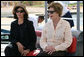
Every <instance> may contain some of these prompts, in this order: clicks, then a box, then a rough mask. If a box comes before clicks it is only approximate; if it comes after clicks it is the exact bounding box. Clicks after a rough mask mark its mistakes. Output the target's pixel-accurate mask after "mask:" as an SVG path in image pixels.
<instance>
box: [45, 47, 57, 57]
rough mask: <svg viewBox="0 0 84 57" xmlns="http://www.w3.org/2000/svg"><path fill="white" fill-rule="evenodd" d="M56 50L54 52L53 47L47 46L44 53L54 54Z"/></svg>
mask: <svg viewBox="0 0 84 57" xmlns="http://www.w3.org/2000/svg"><path fill="white" fill-rule="evenodd" d="M55 51H56V50H55V48H54V47H53V46H47V47H46V48H45V52H47V53H48V54H50V55H51V54H52V53H53V52H55Z"/></svg>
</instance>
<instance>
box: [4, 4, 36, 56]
mask: <svg viewBox="0 0 84 57" xmlns="http://www.w3.org/2000/svg"><path fill="white" fill-rule="evenodd" d="M13 15H14V19H16V20H15V21H13V22H12V23H11V30H10V42H11V46H7V47H6V49H5V55H6V56H26V54H28V53H29V52H30V51H33V50H35V49H36V34H35V30H34V27H33V22H32V21H29V20H28V12H27V10H26V7H25V6H24V5H23V4H18V5H15V6H14V8H13Z"/></svg>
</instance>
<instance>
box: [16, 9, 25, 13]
mask: <svg viewBox="0 0 84 57" xmlns="http://www.w3.org/2000/svg"><path fill="white" fill-rule="evenodd" d="M16 12H17V13H19V12H20V13H23V12H24V10H20V11H19V10H17V11H16Z"/></svg>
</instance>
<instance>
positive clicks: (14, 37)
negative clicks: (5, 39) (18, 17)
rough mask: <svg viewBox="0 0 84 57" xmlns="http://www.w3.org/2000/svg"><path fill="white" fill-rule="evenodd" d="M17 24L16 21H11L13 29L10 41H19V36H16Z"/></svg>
mask: <svg viewBox="0 0 84 57" xmlns="http://www.w3.org/2000/svg"><path fill="white" fill-rule="evenodd" d="M15 30H16V25H15V22H12V23H11V29H10V38H9V40H10V42H11V43H16V42H18V40H17V38H16V35H15V34H16V31H15Z"/></svg>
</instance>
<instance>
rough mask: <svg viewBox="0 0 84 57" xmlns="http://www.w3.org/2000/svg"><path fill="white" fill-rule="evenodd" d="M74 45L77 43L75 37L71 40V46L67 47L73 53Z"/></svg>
mask: <svg viewBox="0 0 84 57" xmlns="http://www.w3.org/2000/svg"><path fill="white" fill-rule="evenodd" d="M76 45H77V39H76V37H73V42H72V44H71V46H70V47H69V48H68V49H67V50H68V52H69V53H75V52H76Z"/></svg>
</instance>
